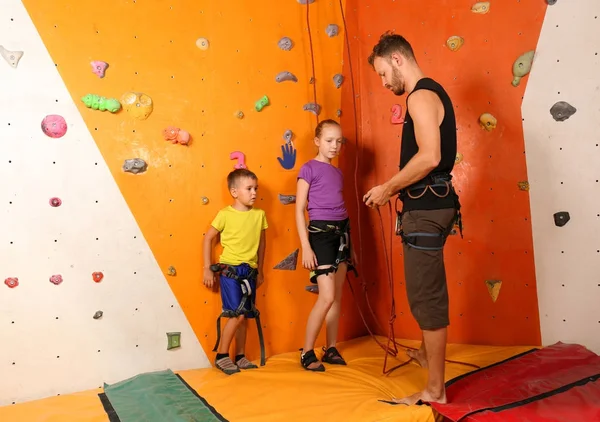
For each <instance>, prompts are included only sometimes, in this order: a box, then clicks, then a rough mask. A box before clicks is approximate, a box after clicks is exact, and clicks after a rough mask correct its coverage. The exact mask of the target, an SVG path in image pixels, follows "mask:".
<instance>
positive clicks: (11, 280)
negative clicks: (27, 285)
mask: <svg viewBox="0 0 600 422" xmlns="http://www.w3.org/2000/svg"><path fill="white" fill-rule="evenodd" d="M4 284H6V285H7V286H8V287H9V288H11V289H14V288H15V287H17V286H18V285H19V279H18V278H17V277H8V278H7V279H6V280H4Z"/></svg>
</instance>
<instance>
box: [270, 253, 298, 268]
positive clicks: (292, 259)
mask: <svg viewBox="0 0 600 422" xmlns="http://www.w3.org/2000/svg"><path fill="white" fill-rule="evenodd" d="M299 252H300V249H296V250H295V251H294V252H292V253H291V254H289V255H288V256H286V257H285V258H284V259H283V260H282V261H281V262H279V264H277V265H275V266H274V267H273V269H274V270H288V271H294V270H295V269H296V263H297V262H298V253H299Z"/></svg>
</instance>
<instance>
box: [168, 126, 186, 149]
mask: <svg viewBox="0 0 600 422" xmlns="http://www.w3.org/2000/svg"><path fill="white" fill-rule="evenodd" d="M163 136H164V138H165V140H167V141H171V143H173V144H177V143H178V144H181V145H187V144H189V142H190V133H189V132H188V131H186V130H183V129H180V128H178V127H174V126H169V127H167V128H166V129H164V130H163Z"/></svg>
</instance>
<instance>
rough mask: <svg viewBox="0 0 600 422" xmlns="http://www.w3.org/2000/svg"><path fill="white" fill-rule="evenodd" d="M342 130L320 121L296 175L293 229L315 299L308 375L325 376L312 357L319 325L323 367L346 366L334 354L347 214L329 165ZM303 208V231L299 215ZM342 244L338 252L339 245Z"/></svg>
mask: <svg viewBox="0 0 600 422" xmlns="http://www.w3.org/2000/svg"><path fill="white" fill-rule="evenodd" d="M342 141H343V138H342V131H341V127H340V125H339V124H338V123H337V122H336V121H335V120H324V121H322V122H320V123H319V124H318V125H317V128H316V129H315V138H314V142H315V144H316V145H317V147H318V154H317V156H316V157H315V158H314V159H312V160H310V161H308V162H307V163H305V164H304V165H303V166H302V167H301V168H300V172H299V173H298V188H297V192H296V226H297V229H298V235H299V236H300V242H301V244H302V265H303V266H304V268H306V269H308V270H311V279H310V281H311V282H312V283H316V284H317V285H318V287H319V296H318V298H317V302H316V303H315V305H314V307H313V309H312V311H311V313H310V315H309V317H308V321H307V324H306V337H305V340H304V348H303V349H301V351H302V353H301V356H300V363H301V364H302V366H303V367H304V368H305V369H307V370H310V371H324V370H325V367H324V366H323V364H321V363H320V362H319V361H318V359H317V357H316V355H315V352H314V350H313V349H314V345H315V341H316V339H317V336H318V334H319V331H320V330H321V327H322V325H323V320H325V322H326V328H327V349H325V348H323V350H324V351H325V354H324V356H323V359H322V360H323V362H327V363H331V364H338V365H346V362H345V361H344V359H343V358H342V356H341V355H340V353H339V351H338V350H337V349H336V347H335V345H336V341H337V334H338V325H339V319H340V308H341V299H342V286H343V283H344V279H345V277H346V271H347V269H348V266H347V263H348V261H349V260H350V234H349V231H350V229H349V219H348V211H347V210H346V205H345V203H344V198H343V186H344V178H343V175H342V172H341V171H340V170H339V169H338V168H336V167H334V166H333V165H332V164H331V160H332V159H333V158H334V157H336V156H337V155H338V154H339V152H340V149H341V147H342ZM307 204H308V216H309V220H310V221H309V225H308V230H307V226H306V220H305V217H304V210H305V209H306V208H307ZM343 244H344V245H346V247H344V248H340V246H341V245H343Z"/></svg>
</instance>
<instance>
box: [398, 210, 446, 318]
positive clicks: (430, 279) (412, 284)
mask: <svg viewBox="0 0 600 422" xmlns="http://www.w3.org/2000/svg"><path fill="white" fill-rule="evenodd" d="M455 213H456V210H455V209H454V208H447V209H440V210H411V211H407V212H405V213H404V214H403V215H402V230H403V231H404V233H405V234H406V235H409V234H411V233H416V232H418V233H442V232H444V231H445V230H446V229H447V227H448V226H449V225H450V224H452V223H453V220H454V217H455ZM402 246H403V249H404V277H405V279H406V293H407V296H408V303H409V305H410V310H411V312H412V314H413V316H414V317H415V319H416V320H417V323H418V324H419V326H420V328H421V329H422V330H435V329H438V328H444V327H447V326H448V325H449V324H450V317H449V312H448V286H447V285H446V268H445V266H444V251H443V249H442V250H437V251H428V250H420V249H415V248H412V247H410V246H409V245H407V244H406V243H403V244H402Z"/></svg>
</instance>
